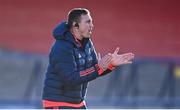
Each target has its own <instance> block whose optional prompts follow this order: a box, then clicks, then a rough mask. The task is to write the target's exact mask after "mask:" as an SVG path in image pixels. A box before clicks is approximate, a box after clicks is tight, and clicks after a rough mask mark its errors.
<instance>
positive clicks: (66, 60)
mask: <svg viewBox="0 0 180 110" xmlns="http://www.w3.org/2000/svg"><path fill="white" fill-rule="evenodd" d="M50 60H51V61H50V62H51V63H52V64H53V66H54V70H55V72H56V73H58V77H60V80H62V81H63V82H64V83H65V84H67V85H79V84H81V83H85V82H89V81H91V80H94V79H96V78H97V77H98V76H99V74H98V67H97V66H96V65H94V66H92V67H90V68H88V69H87V70H83V71H78V70H77V65H76V61H75V57H74V54H73V47H72V45H67V42H66V43H64V44H61V45H59V46H57V45H56V46H55V47H54V49H53V54H52V56H51V59H50Z"/></svg>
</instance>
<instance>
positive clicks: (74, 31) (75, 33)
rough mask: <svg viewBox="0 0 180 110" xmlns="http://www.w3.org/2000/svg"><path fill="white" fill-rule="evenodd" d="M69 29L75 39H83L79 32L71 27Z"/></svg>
mask: <svg viewBox="0 0 180 110" xmlns="http://www.w3.org/2000/svg"><path fill="white" fill-rule="evenodd" d="M70 31H71V33H72V34H73V36H74V37H75V38H76V39H78V40H80V41H81V40H82V39H83V37H82V36H81V35H80V34H79V32H78V31H77V30H76V29H71V30H70Z"/></svg>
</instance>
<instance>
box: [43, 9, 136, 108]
mask: <svg viewBox="0 0 180 110" xmlns="http://www.w3.org/2000/svg"><path fill="white" fill-rule="evenodd" d="M92 29H93V24H92V18H91V16H90V12H89V11H88V10H87V9H84V8H75V9H72V10H71V11H70V12H69V14H68V21H67V22H62V23H61V24H59V25H58V26H57V27H56V28H55V29H54V31H53V36H54V38H55V43H54V45H53V46H52V49H51V52H50V54H49V66H48V69H47V73H46V78H45V83H44V89H43V107H44V108H51V109H52V108H58V109H59V108H63V109H64V108H71V109H75V108H77V109H85V108H86V106H85V102H84V98H85V94H86V89H87V84H88V82H89V81H91V80H94V79H96V78H97V77H100V76H103V75H105V74H107V73H110V72H111V71H112V70H113V69H114V68H115V67H117V66H120V65H124V64H128V63H132V61H131V60H132V59H133V58H134V55H133V54H132V53H126V54H122V55H118V51H119V48H116V50H115V51H114V53H112V54H111V53H108V54H107V55H105V56H104V57H102V58H101V56H100V54H99V55H98V58H97V55H96V52H95V49H94V47H93V44H92V42H91V40H90V37H91V34H92Z"/></svg>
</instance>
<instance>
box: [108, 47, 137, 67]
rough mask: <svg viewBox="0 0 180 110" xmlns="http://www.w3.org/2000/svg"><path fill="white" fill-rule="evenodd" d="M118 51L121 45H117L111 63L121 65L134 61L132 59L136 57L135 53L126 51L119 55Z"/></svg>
mask: <svg viewBox="0 0 180 110" xmlns="http://www.w3.org/2000/svg"><path fill="white" fill-rule="evenodd" d="M118 52H119V47H117V48H116V49H115V51H114V53H113V54H112V60H111V64H112V65H113V66H120V65H124V64H130V63H132V60H133V59H134V54H133V53H125V54H121V55H118Z"/></svg>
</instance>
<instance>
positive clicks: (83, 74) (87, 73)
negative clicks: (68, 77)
mask: <svg viewBox="0 0 180 110" xmlns="http://www.w3.org/2000/svg"><path fill="white" fill-rule="evenodd" d="M94 71H95V70H91V71H89V72H87V73H85V74H81V76H86V75H88V74H91V73H92V72H94Z"/></svg>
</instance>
